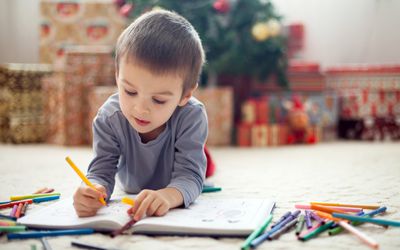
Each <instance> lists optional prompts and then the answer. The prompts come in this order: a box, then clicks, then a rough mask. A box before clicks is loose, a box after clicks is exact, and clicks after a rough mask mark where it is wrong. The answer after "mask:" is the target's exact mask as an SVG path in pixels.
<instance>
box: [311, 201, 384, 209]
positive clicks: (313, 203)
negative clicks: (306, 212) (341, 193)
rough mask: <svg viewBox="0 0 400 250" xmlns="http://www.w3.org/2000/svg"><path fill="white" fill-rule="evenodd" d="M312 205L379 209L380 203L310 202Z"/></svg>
mask: <svg viewBox="0 0 400 250" xmlns="http://www.w3.org/2000/svg"><path fill="white" fill-rule="evenodd" d="M310 204H311V205H321V206H335V207H357V208H363V209H378V208H380V206H379V205H357V204H341V203H329V202H310Z"/></svg>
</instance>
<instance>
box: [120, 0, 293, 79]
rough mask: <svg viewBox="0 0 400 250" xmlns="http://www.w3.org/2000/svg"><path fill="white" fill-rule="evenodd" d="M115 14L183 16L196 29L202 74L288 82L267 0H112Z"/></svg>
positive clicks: (280, 38) (280, 41) (275, 18)
mask: <svg viewBox="0 0 400 250" xmlns="http://www.w3.org/2000/svg"><path fill="white" fill-rule="evenodd" d="M115 3H116V5H118V7H119V8H120V13H121V14H122V15H124V16H126V17H129V18H130V19H134V18H136V17H137V16H139V15H140V14H142V13H143V12H146V11H149V10H151V9H154V8H163V9H167V10H172V11H175V12H177V13H179V14H180V15H182V16H184V17H185V18H186V19H188V21H189V22H190V23H191V24H192V25H193V26H194V27H195V29H196V30H197V31H198V33H199V35H200V38H201V39H202V42H203V46H204V48H205V52H206V58H207V63H206V65H205V68H204V73H205V76H206V77H207V79H208V81H209V82H210V81H211V82H212V81H213V80H214V79H216V76H217V75H221V74H225V75H233V76H235V75H240V76H250V77H253V78H257V79H258V80H261V81H265V80H266V79H267V77H269V76H270V75H275V76H276V79H277V80H278V83H279V84H281V85H283V86H287V80H286V68H287V60H286V55H285V49H286V42H285V36H284V35H283V34H282V32H281V24H280V20H281V17H280V16H279V15H278V14H276V12H275V10H274V7H273V4H272V3H271V2H270V1H268V0H264V1H263V0H115Z"/></svg>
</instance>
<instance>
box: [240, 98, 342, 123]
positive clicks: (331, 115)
mask: <svg viewBox="0 0 400 250" xmlns="http://www.w3.org/2000/svg"><path fill="white" fill-rule="evenodd" d="M292 95H293V93H290V92H280V93H276V94H274V95H268V96H264V97H259V98H251V99H249V100H248V101H246V102H244V103H243V105H242V117H243V118H242V122H243V123H250V124H252V123H259V124H262V123H268V122H259V121H269V123H271V124H274V123H278V124H286V123H287V113H288V111H287V110H286V108H285V107H284V103H285V102H287V101H291V100H292ZM296 95H297V96H299V97H300V98H301V99H302V101H303V103H307V106H308V109H307V113H308V115H309V118H310V123H311V125H318V126H321V127H329V126H336V123H337V119H338V98H337V95H336V94H335V92H333V91H325V92H322V93H296ZM260 103H264V104H265V103H266V104H267V105H264V104H260ZM265 106H266V107H265ZM260 107H261V108H260ZM265 113H266V114H265ZM265 115H267V118H263V116H265Z"/></svg>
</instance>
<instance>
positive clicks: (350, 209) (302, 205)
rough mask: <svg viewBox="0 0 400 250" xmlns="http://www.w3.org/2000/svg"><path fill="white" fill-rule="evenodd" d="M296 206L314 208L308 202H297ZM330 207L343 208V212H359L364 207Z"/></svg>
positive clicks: (334, 207)
mask: <svg viewBox="0 0 400 250" xmlns="http://www.w3.org/2000/svg"><path fill="white" fill-rule="evenodd" d="M294 207H295V208H298V209H312V208H311V205H307V204H296V205H294ZM324 207H325V206H324ZM329 207H330V208H333V209H337V210H342V211H343V212H354V213H358V212H361V211H362V208H356V207H336V206H329Z"/></svg>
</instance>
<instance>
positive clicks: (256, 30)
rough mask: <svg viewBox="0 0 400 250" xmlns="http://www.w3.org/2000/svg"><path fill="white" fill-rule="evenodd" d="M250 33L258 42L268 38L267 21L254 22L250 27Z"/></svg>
mask: <svg viewBox="0 0 400 250" xmlns="http://www.w3.org/2000/svg"><path fill="white" fill-rule="evenodd" d="M251 34H252V35H253V37H254V39H255V40H256V41H258V42H262V41H265V40H267V39H268V37H269V36H270V30H269V26H268V23H267V22H258V23H256V24H255V25H254V26H253V27H252V29H251Z"/></svg>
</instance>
